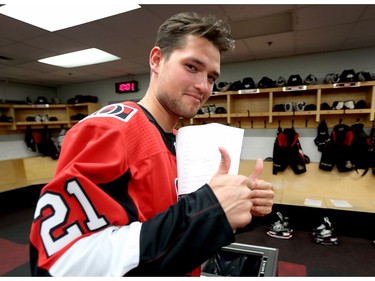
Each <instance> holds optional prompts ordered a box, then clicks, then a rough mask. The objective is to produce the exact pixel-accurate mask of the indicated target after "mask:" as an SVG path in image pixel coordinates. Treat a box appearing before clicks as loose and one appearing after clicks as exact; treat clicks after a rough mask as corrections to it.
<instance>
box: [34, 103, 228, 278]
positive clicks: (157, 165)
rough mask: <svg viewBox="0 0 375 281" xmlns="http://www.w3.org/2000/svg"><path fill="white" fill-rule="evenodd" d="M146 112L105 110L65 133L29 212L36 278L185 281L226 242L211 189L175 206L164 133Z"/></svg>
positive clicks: (127, 106)
mask: <svg viewBox="0 0 375 281" xmlns="http://www.w3.org/2000/svg"><path fill="white" fill-rule="evenodd" d="M146 113H147V112H146ZM146 113H145V112H143V110H142V109H141V107H139V106H138V105H136V104H135V103H120V104H113V105H108V106H106V107H104V108H102V109H100V110H99V111H97V112H95V113H93V114H92V115H90V116H88V117H86V118H85V119H83V120H81V121H80V122H79V123H78V124H76V125H75V126H74V127H73V128H72V129H70V130H69V131H68V133H67V135H66V136H65V138H64V143H63V145H62V151H61V155H60V158H59V160H58V161H59V162H58V165H57V169H56V173H55V177H54V178H53V180H52V181H51V182H49V183H48V184H47V185H46V186H45V187H44V188H43V190H42V192H41V195H40V199H39V201H38V203H37V206H36V210H35V214H34V220H33V223H32V227H31V234H30V263H31V270H32V274H33V275H47V276H124V275H142V276H147V275H149V276H158V275H159V276H160V275H161V276H167V275H169V276H178V275H187V274H189V272H191V271H192V270H194V268H197V267H199V265H200V264H201V263H202V262H203V261H205V260H206V259H207V258H208V257H210V256H211V255H213V254H214V253H215V252H216V251H217V250H218V249H219V248H220V247H222V246H224V245H226V244H228V243H230V242H233V240H234V236H233V232H232V230H231V228H230V226H229V223H228V221H227V219H226V216H225V213H224V212H223V210H222V208H221V206H220V204H218V202H217V199H216V197H215V195H214V194H213V192H212V190H211V189H210V187H209V186H208V185H205V186H203V187H202V188H200V189H199V190H198V191H196V192H195V193H192V194H190V195H186V196H184V197H182V198H181V199H180V200H178V201H177V191H176V182H177V168H176V157H175V155H174V153H173V152H172V151H170V150H169V149H168V147H167V145H166V140H165V139H166V138H171V136H170V135H169V136H168V134H165V133H164V132H162V130H161V128H160V127H158V125H157V123H156V122H155V120H153V118H152V116H150V117H149V118H148V117H147V114H146ZM150 119H151V121H152V122H150ZM172 140H173V138H172Z"/></svg>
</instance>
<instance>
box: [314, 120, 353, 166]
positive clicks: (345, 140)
mask: <svg viewBox="0 0 375 281" xmlns="http://www.w3.org/2000/svg"><path fill="white" fill-rule="evenodd" d="M352 142H353V132H352V130H351V129H350V127H349V126H348V125H346V124H338V125H336V126H334V127H333V130H332V133H331V140H330V141H329V143H328V145H327V146H326V147H325V148H324V150H323V152H322V156H321V159H320V163H319V168H320V169H321V170H325V171H332V169H333V167H334V166H335V165H336V166H337V170H338V171H339V172H348V171H352V170H353V164H352Z"/></svg>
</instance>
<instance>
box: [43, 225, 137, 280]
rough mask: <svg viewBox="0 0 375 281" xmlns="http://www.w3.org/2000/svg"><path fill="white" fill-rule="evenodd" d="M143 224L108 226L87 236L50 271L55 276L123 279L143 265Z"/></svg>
mask: <svg viewBox="0 0 375 281" xmlns="http://www.w3.org/2000/svg"><path fill="white" fill-rule="evenodd" d="M141 226H142V224H141V223H140V222H134V223H132V224H130V225H127V226H122V227H116V226H112V227H108V228H106V229H104V230H102V231H100V232H98V233H95V234H93V235H90V236H88V237H84V238H82V239H80V240H79V241H77V242H76V243H75V244H74V245H73V246H72V247H71V248H70V249H69V250H67V251H66V252H65V253H64V254H63V255H62V256H61V257H60V258H59V260H58V261H57V262H56V263H55V264H54V265H53V266H52V267H51V268H50V271H49V272H50V274H51V275H52V276H118V277H120V276H123V275H124V274H125V273H127V272H128V271H130V270H131V269H133V268H135V267H137V266H138V264H139V249H140V246H139V243H140V242H139V239H140V232H141Z"/></svg>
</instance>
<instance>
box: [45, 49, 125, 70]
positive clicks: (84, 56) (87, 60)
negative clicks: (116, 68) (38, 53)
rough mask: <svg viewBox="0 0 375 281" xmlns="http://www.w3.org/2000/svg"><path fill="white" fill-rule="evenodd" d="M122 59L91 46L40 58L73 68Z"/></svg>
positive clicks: (50, 62) (46, 61)
mask: <svg viewBox="0 0 375 281" xmlns="http://www.w3.org/2000/svg"><path fill="white" fill-rule="evenodd" d="M118 59H120V58H119V57H117V56H114V55H111V54H109V53H107V52H104V51H102V50H99V49H96V48H91V49H86V50H81V51H78V52H72V53H67V54H63V55H59V56H54V57H50V58H45V59H41V60H38V61H39V62H42V63H47V64H52V65H56V66H60V67H65V68H71V67H79V66H84V65H90V64H97V63H103V62H108V61H113V60H118Z"/></svg>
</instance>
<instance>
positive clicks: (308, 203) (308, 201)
mask: <svg viewBox="0 0 375 281" xmlns="http://www.w3.org/2000/svg"><path fill="white" fill-rule="evenodd" d="M304 204H305V205H306V206H312V207H322V201H321V200H314V199H309V198H306V199H305V203H304Z"/></svg>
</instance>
